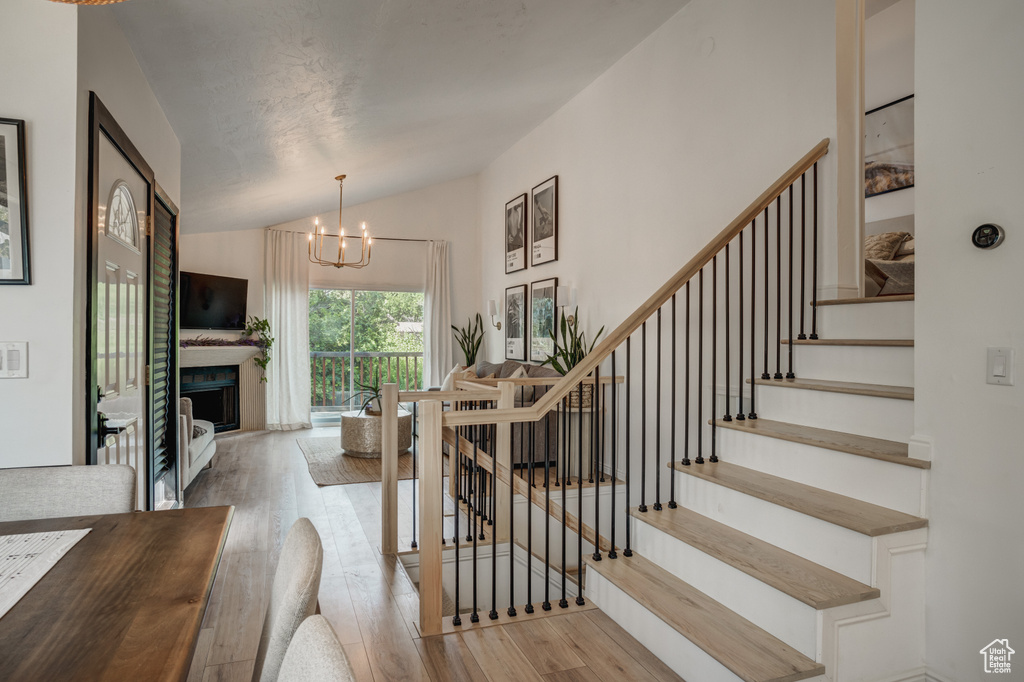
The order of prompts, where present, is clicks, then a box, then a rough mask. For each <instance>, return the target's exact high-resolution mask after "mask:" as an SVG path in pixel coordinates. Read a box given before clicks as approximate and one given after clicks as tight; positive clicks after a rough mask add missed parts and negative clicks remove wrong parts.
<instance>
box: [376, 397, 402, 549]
mask: <svg viewBox="0 0 1024 682" xmlns="http://www.w3.org/2000/svg"><path fill="white" fill-rule="evenodd" d="M380 411H381V433H380V481H381V483H380V486H381V493H380V495H381V503H382V509H381V539H380V551H381V554H397V553H398V384H384V386H383V388H382V389H381V397H380Z"/></svg>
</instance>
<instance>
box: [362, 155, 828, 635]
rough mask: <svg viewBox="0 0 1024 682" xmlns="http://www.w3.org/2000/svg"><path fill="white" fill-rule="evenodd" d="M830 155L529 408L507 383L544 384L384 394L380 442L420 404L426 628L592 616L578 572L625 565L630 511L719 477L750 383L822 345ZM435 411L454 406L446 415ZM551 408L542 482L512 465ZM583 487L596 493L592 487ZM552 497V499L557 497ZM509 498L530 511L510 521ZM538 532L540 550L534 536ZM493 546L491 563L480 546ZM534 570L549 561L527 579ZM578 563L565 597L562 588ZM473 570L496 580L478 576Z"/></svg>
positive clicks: (529, 466) (790, 179)
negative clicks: (446, 475)
mask: <svg viewBox="0 0 1024 682" xmlns="http://www.w3.org/2000/svg"><path fill="white" fill-rule="evenodd" d="M827 151H828V140H823V141H822V142H820V143H819V144H818V145H816V146H815V147H814V148H813V149H812V150H811V151H810V152H808V153H807V154H806V155H805V156H804V157H803V158H802V159H801V160H800V161H798V162H797V163H796V164H795V165H794V166H793V167H792V168H790V169H789V170H788V171H787V172H786V173H784V174H783V175H782V176H781V177H780V178H779V179H778V180H777V181H776V182H774V183H773V184H772V185H771V186H770V187H769V188H768V189H767V190H766V191H765V192H764V193H763V194H762V195H761V196H760V197H758V198H757V199H756V200H755V201H754V202H753V203H752V204H751V205H750V206H749V207H748V208H747V209H746V210H745V211H743V212H742V213H741V214H740V215H739V216H738V217H737V218H736V220H734V221H733V222H732V223H731V224H730V225H729V226H728V227H727V228H726V229H725V230H723V231H722V232H721V233H720V234H719V235H718V236H717V237H716V238H715V239H713V240H712V241H711V242H710V243H709V244H708V245H707V246H706V247H705V248H704V249H702V250H701V251H700V252H699V253H698V254H697V255H696V256H694V257H693V258H692V259H691V260H690V261H689V262H688V263H687V264H686V265H685V266H684V267H683V268H682V269H680V270H679V272H678V273H676V275H675V276H673V277H672V278H671V279H670V280H669V281H668V282H666V283H665V285H664V286H662V287H661V288H660V289H659V290H658V291H657V292H655V294H654V295H652V296H651V297H650V298H649V299H648V300H647V301H646V302H645V303H644V304H643V305H642V306H641V307H640V308H639V309H637V310H636V312H634V313H633V314H632V315H630V316H629V317H628V318H627V319H626V320H625V321H624V322H623V323H622V324H621V325H619V327H618V328H616V329H615V330H613V331H612V332H611V333H610V334H609V335H608V336H607V338H606V339H605V340H604V341H603V342H602V343H601V344H599V345H598V347H597V348H595V349H594V350H593V351H592V352H591V353H590V354H589V355H587V357H586V358H584V359H583V361H581V362H580V363H579V364H578V365H576V367H575V368H573V369H572V370H571V371H570V372H568V374H566V376H565V377H563V378H561V379H559V380H557V381H556V382H555V383H554V384H553V385H551V386H550V388H548V390H547V391H546V393H544V395H542V396H540V397H539V398H538V399H537V400H536V401H535V402H534V403H533V405H532V406H529V407H520V408H516V407H515V397H514V395H515V393H514V392H515V390H516V384H517V383H519V384H524V383H534V382H536V380H530V379H520V380H514V381H506V380H499V381H498V385H497V387H492V386H488V385H487V384H486V382H461V383H457V387H458V388H460V389H468V390H457V391H451V392H448V393H436V392H435V393H424V392H411V393H410V392H400V391H399V388H398V387H397V386H394V385H390V386H387V387H385V388H386V390H385V393H384V401H383V403H384V415H385V417H384V424H383V428H384V431H385V433H387V434H391V435H389V436H388V438H389V439H390V440H388V443H397V437H396V436H395V435H394V434H396V433H397V416H396V415H397V406H398V401H399V400H402V401H403V402H409V401H413V402H415V401H419V402H421V403H422V404H421V405H419V407H418V412H419V423H420V444H421V445H420V449H419V453H418V474H419V476H420V485H419V491H420V494H419V508H418V513H419V521H420V526H419V584H420V610H419V616H420V631H421V633H422V634H423V635H430V634H436V633H440V632H443V631H446V630H452V629H457V628H458V627H461V626H462V618H461V615H462V614H460V608H459V607H461V606H464V605H465V603H466V602H465V600H463V599H462V595H466V596H467V597H468V600H469V601H470V602H471V604H472V608H471V609H470V610H469V613H470V614H471V616H470V620H471V621H472V622H477V621H479V620H480V616H479V613H480V612H481V610H486V607H487V606H489V607H490V608H489V610H488V612H487V619H488V620H490V621H494V622H502V621H506V622H507V619H510V618H515V617H516V616H517V615H518V614H519V613H521V612H522V613H532V612H533V610H534V603H539V604H540V607H541V608H542V609H543V610H549V609H551V608H552V600H551V594H550V592H551V589H552V587H554V590H555V596H556V597H558V599H557V605H558V606H559V607H560V608H570V605H571V604H572V605H574V607H576V608H587V604H586V599H585V587H584V584H585V583H584V574H583V569H584V567H585V566H584V564H585V561H586V562H591V561H593V562H596V561H601V560H603V558H607V559H612V560H614V559H617V558H618V557H619V556H626V557H628V556H631V555H632V539H631V537H630V522H629V519H630V517H631V516H632V515H643V514H656V513H659V512H661V511H663V509H665V508H669V509H671V508H673V507H676V506H677V505H678V501H679V499H680V496H681V495H682V492H681V491H680V490H677V485H676V478H677V474H676V470H681V471H693V470H696V469H697V468H698V467H700V468H701V469H700V471H701V473H702V475H712V471H711V470H710V467H713V466H714V463H716V462H717V461H718V460H719V442H718V438H717V435H718V429H720V428H723V427H724V428H737V426H741V425H742V424H743V423H744V422H749V420H755V419H757V412H756V409H755V400H756V395H757V391H756V388H757V385H758V384H762V383H769V382H774V381H784V380H786V379H792V378H795V376H796V373H795V368H796V365H795V361H794V346H795V345H796V344H799V343H801V342H806V341H808V340H809V341H813V340H814V339H816V338H817V316H816V314H815V307H814V306H815V303H816V292H817V288H818V222H819V219H818V212H819V205H818V161H819V160H820V159H821V158H822V157H823V156H824V155H825V154H826V153H827ZM808 306H809V309H808ZM783 347H785V348H786V351H787V352H786V353H785V356H784V355H783ZM748 363H749V364H748ZM723 380H724V381H723ZM720 382H721V383H720ZM588 384H589V385H591V386H596V387H597V389H596V390H593V389H592V392H593V397H592V405H591V407H590V408H589V410H587V409H586V408H584V407H583V406H582V404H579V405H574V404H572V401H571V397H572V396H571V394H574V393H576V392H577V391H579V392H581V393H582V392H583V391H584V386H586V385H588ZM720 386H721V388H720ZM720 394H724V395H720ZM443 401H447V404H448V405H449V406H451V407H454V408H456V409H450V410H448V411H442V407H443V404H444V403H443ZM577 402H579V403H582V401H577ZM587 414H589V418H587V416H586V415H587ZM550 415H554V419H555V421H556V423H557V438H556V440H557V453H558V454H557V457H556V458H555V459H554V461H553V462H552V461H551V458H549V457H544V458H542V459H543V462H542V465H543V466H544V471H543V472H538V471H537V470H536V467H537V461H538V460H537V458H536V455H535V450H534V449H532V448H529V447H528V448H527V451H528V452H530V455H529V456H528V459H527V460H525V465H526V466H525V468H524V467H523V466H522V464H523V463H524V462H520V463H519V464H520V466H519V467H518V468H517V467H516V464H517V462H515V461H514V459H513V457H514V455H513V449H512V443H513V441H514V439H513V430H514V429H520V430H521V431H520V440H519V443H520V444H521V445H522V444H523V443H525V442H529V438H530V437H531V436H535V434H536V425H537V423H538V422H540V421H541V420H544V419H549V418H550ZM574 415H575V416H574ZM574 444H575V446H576V449H575V451H574V449H573V445H574ZM445 449H447V451H448V465H449V469H450V471H451V478H452V479H453V481H454V483H453V485H452V488H451V489H452V497H453V499H454V500H455V501H456V504H457V505H458V504H460V503H461V504H463V505H464V513H463V514H460V511H459V509H456V513H455V516H454V519H453V521H454V523H455V524H459V523H460V522H462V521H461V519H465V521H468V523H469V524H471V526H470V529H469V531H470V532H469V533H467V534H465V536H463V532H462V529H460V528H459V527H458V526H456V527H455V528H454V529H449V528H448V527H446V526H445V520H444V516H443V507H442V499H443V494H444V490H443V478H442V476H443V473H442V472H443V451H444V450H445ZM384 452H385V455H384V462H383V472H384V475H383V483H382V485H383V501H384V508H383V519H382V532H383V538H382V548H383V551H385V552H395V551H397V549H398V547H397V544H398V543H397V459H398V457H397V451H396V450H395V451H393V450H392V446H388V447H387V448H386V449H385V451H384ZM574 452H575V454H574ZM552 464H553V465H554V471H553V472H552V471H551V467H552ZM691 467H692V468H693V469H691ZM416 468H417V465H414V469H416ZM552 473H553V474H554V476H552ZM620 476H621V478H620ZM538 481H540V484H538ZM588 487H590V488H593V491H592V494H591V493H590V492H587V493H585V489H586V488H588ZM414 490H416V487H414ZM570 491H572V499H571V503H572V507H573V508H572V509H569V508H568V506H567V505H568V504H569V503H570V500H569V496H568V493H569V492H570ZM554 492H557V493H558V497H559V499H556V500H553V499H552V497H553V493H554ZM516 497H519V499H520V500H522V501H524V502H525V505H522V506H521V507H520V510H519V512H517V507H516V503H515V502H516ZM585 497H587V498H588V499H587V500H586V502H585V501H584V498H585ZM585 504H586V505H587V506H586V508H585V506H584V505H585ZM602 504H603V505H604V506H603V507H602ZM634 505H635V506H634ZM534 507H538V510H539V511H536V514H535V510H534ZM414 508H415V503H414ZM538 519H539V520H538ZM588 519H589V523H588V521H587V520H588ZM553 520H554V525H552V523H553ZM484 524H486V526H487V528H486V529H485V526H484ZM414 525H415V521H414ZM487 529H489V531H488V530H487ZM619 529H621V533H620V531H619ZM451 530H454V533H452V532H450V531H451ZM552 531H554V532H552ZM414 532H415V531H414ZM488 532H489V535H488ZM538 532H540V533H542V534H543V540H542V541H541V542H540V543H535V542H534V536H535V535H536V534H537V533H538ZM481 538H484V540H481ZM620 538H621V540H622V543H623V546H622V547H619V546H618V542H619V541H620ZM449 539H450V540H452V541H454V544H453V545H452V546H451V547H450V548H451V549H453V550H454V552H455V553H456V559H455V561H454V566H455V571H456V575H455V580H454V587H453V589H454V591H455V593H454V595H452V596H453V598H454V599H455V601H456V603H457V604H458V605H459V607H457V608H456V611H455V613H454V614H453V615H452V618H451V621H450V624H446V623H445V622H444V621H443V618H442V584H446V585H449V586H451V584H452V583H451V581H444V580H443V576H442V552H443V551H444V549H445V547H446V546H448V545H447V541H448V540H449ZM488 540H489V544H490V545H491V547H490V555H489V556H488V555H486V554H485V553H481V543H484V544H488V543H487V541H488ZM524 541H525V546H522V545H523V544H524ZM500 543H505V546H506V547H507V549H508V556H509V558H508V560H507V568H505V567H501V568H500V569H499V564H498V560H497V555H498V549H499V548H498V545H499V544H500ZM552 543H553V544H552ZM463 546H465V549H463ZM517 547H518V548H519V549H518V550H517ZM620 550H621V551H620ZM462 551H467V552H470V553H471V554H470V556H471V559H472V560H471V562H470V563H468V564H467V567H468V568H469V569H470V570H471V571H472V573H471V575H460V574H459V571H460V569H459V565H460V562H459V560H458V553H459V552H462ZM517 554H518V556H519V557H520V558H521V561H520V565H519V566H517V560H516V555H517ZM535 561H542V562H543V568H540V569H537V570H535V569H534V566H533V565H532V564H533V563H534V562H535ZM522 563H525V564H526V565H525V566H522ZM571 563H575V571H576V574H575V580H571V581H572V582H574V583H575V588H568V589H567V586H566V583H567V580H570V574H571V571H570V570H569V564H571ZM553 564H554V565H555V566H556V568H557V570H556V575H555V576H554V577H552V575H551V566H552V565H553ZM481 568H484V569H485V570H486V569H489V573H490V576H489V577H488V576H487V575H485V574H480V573H479V570H480V569H481ZM535 579H536V580H537V581H539V583H540V584H539V585H536V586H535V583H534V581H535ZM517 585H518V586H520V590H519V592H518V593H517V592H516V587H517ZM523 586H525V591H524V590H523V589H522V587H523ZM541 587H542V588H543V589H540V588H541ZM488 588H489V592H490V594H489V595H487V594H486V592H487V591H488ZM538 590H539V591H538ZM499 591H500V592H501V593H503V594H507V597H508V598H507V600H505V601H506V602H507V610H505V611H504V613H503V614H499V613H498V609H497V607H496V605H497V603H498V593H499ZM517 594H518V597H517ZM524 595H525V596H524ZM571 595H574V596H575V599H573V600H572V601H570V600H569V599H568V596H571ZM488 597H489V599H488ZM517 600H519V603H518V604H517ZM481 605H483V607H484V609H481ZM517 606H518V608H517Z"/></svg>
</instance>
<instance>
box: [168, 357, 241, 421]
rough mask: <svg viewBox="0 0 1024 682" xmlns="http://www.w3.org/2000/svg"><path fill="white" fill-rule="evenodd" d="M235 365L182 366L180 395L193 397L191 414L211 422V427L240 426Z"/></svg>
mask: <svg viewBox="0 0 1024 682" xmlns="http://www.w3.org/2000/svg"><path fill="white" fill-rule="evenodd" d="M238 375H239V371H238V365H224V366H219V367H183V368H181V387H180V389H179V390H180V394H181V397H182V398H190V399H191V400H192V415H193V416H194V417H195V418H196V419H205V420H207V421H210V422H213V425H214V430H215V431H216V432H217V433H220V432H221V431H234V430H236V429H238V428H239V427H240V421H239V411H240V410H239V400H238Z"/></svg>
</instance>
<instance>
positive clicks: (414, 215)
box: [181, 176, 486, 323]
mask: <svg viewBox="0 0 1024 682" xmlns="http://www.w3.org/2000/svg"><path fill="white" fill-rule="evenodd" d="M354 180H357V179H353V178H350V179H349V180H348V181H347V182H350V183H351V182H353V181H354ZM477 206H478V198H477V178H476V176H470V177H466V178H462V179H459V180H453V181H451V182H445V183H442V184H439V185H434V186H432V187H426V188H424V189H420V190H415V191H413V192H405V193H403V194H397V195H395V196H392V197H387V198H385V199H379V200H377V201H372V202H368V203H365V204H359V205H357V206H346V207H345V211H344V218H345V228H346V231H347V233H348V234H353V233H354V231H356V230H358V228H359V224H360V223H361V222H364V221H365V222H366V224H367V227H368V229H369V231H370V233H371V235H376V236H379V237H401V238H408V239H446V240H448V241H449V242H450V244H451V249H450V253H451V263H450V266H451V280H452V311H453V312H452V314H453V318H452V319H453V321H455V322H456V323H458V321H459V320H461V319H464V318H465V317H467V316H468V315H472V314H473V313H475V312H477V311H480V312H486V310H485V309H484V308H481V307H478V306H479V304H478V301H479V286H480V259H479V257H478V254H479V242H478V234H479V230H478V223H479V221H478V217H477ZM314 217H319V218H320V222H321V223H323V224H325V225H327V226H328V228H329V229H330V230H331V231H332V232H335V233H336V231H337V225H338V212H337V211H328V212H326V213H321V214H318V216H309V217H308V218H302V219H300V220H294V221H292V222H289V223H284V224H282V225H276V226H274V227H275V229H281V230H294V231H297V232H308V231H310V230H311V229H312V225H313V218H314ZM181 269H182V270H191V271H196V272H206V273H210V274H216V275H227V276H230V277H243V278H245V279H248V280H249V302H248V306H249V314H252V315H259V316H261V317H265V312H264V310H263V230H262V229H256V230H242V231H229V232H208V233H201V234H185V235H182V237H181ZM425 275H426V244H423V243H419V242H390V241H377V242H375V243H374V246H373V259H372V261H371V264H370V265H369V266H368V267H366V268H362V269H360V270H354V269H351V268H342V269H336V268H321V267H316V266H312V267H311V270H310V286H314V287H353V288H356V289H389V290H395V291H422V290H423V284H424V278H425Z"/></svg>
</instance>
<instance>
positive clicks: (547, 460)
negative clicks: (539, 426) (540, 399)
mask: <svg viewBox="0 0 1024 682" xmlns="http://www.w3.org/2000/svg"><path fill="white" fill-rule="evenodd" d="M556 409H557V408H556ZM550 416H551V413H550V412H549V413H548V414H547V415H545V416H544V424H545V426H544V446H545V447H544V603H543V604H541V608H542V609H544V610H545V611H550V610H551V470H550V468H551V455H549V454H548V447H549V443H548V438H549V437H550V436H551V429H549V428H548V426H547V425H548V424H549V422H548V417H550ZM555 426H556V427H557V426H558V412H557V411H556V412H555ZM557 448H558V443H557V442H556V443H555V452H556V453H557V452H558V449H557ZM555 466H556V469H557V466H558V460H557V459H556V460H555ZM555 478H558V471H557V470H556V471H555Z"/></svg>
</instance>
